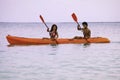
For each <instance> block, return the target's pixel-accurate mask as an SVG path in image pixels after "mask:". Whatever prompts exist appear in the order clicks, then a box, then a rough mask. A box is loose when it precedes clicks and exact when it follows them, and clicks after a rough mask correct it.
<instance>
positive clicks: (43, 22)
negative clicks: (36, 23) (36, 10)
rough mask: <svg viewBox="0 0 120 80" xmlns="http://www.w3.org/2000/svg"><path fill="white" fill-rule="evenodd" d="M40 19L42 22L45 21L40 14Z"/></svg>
mask: <svg viewBox="0 0 120 80" xmlns="http://www.w3.org/2000/svg"><path fill="white" fill-rule="evenodd" d="M40 19H41V20H42V22H43V23H45V21H44V19H43V17H42V15H40Z"/></svg>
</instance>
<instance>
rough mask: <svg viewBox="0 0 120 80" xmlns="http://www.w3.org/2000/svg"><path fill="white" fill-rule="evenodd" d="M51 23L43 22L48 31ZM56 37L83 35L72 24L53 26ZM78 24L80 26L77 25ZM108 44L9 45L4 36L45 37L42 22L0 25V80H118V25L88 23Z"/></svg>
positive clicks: (119, 63) (119, 35)
mask: <svg viewBox="0 0 120 80" xmlns="http://www.w3.org/2000/svg"><path fill="white" fill-rule="evenodd" d="M52 24H54V23H47V25H48V26H49V28H50V27H51V26H52ZM55 24H57V26H58V33H59V37H60V38H73V37H74V36H83V34H82V32H81V31H78V30H77V25H76V23H71V22H68V23H66V22H64V23H55ZM80 24H81V23H80ZM88 24H89V28H90V30H91V32H92V35H91V36H92V37H106V38H108V39H110V41H111V42H110V43H97V44H96V43H91V44H87V45H86V44H60V45H29V46H25V45H24V46H9V43H8V42H7V40H6V36H7V35H8V34H9V35H13V36H20V37H32V38H42V37H49V34H48V32H47V30H46V27H45V26H44V24H43V23H6V22H5V23H3V22H1V23H0V80H120V23H119V22H99V23H98V22H89V23H88Z"/></svg>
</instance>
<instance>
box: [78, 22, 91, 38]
mask: <svg viewBox="0 0 120 80" xmlns="http://www.w3.org/2000/svg"><path fill="white" fill-rule="evenodd" d="M82 26H83V28H81V27H80V25H79V24H78V26H77V29H78V30H82V32H83V35H84V39H88V38H90V37H91V31H90V29H89V28H88V23H87V22H83V23H82ZM76 38H81V37H76Z"/></svg>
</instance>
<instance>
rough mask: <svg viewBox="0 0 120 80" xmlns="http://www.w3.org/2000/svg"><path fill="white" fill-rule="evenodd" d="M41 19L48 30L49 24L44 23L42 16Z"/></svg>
mask: <svg viewBox="0 0 120 80" xmlns="http://www.w3.org/2000/svg"><path fill="white" fill-rule="evenodd" d="M40 19H41V21H42V22H43V23H44V24H45V26H46V28H47V29H48V26H47V24H46V23H45V21H44V19H43V17H42V15H40Z"/></svg>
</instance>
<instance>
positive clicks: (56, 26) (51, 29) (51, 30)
mask: <svg viewBox="0 0 120 80" xmlns="http://www.w3.org/2000/svg"><path fill="white" fill-rule="evenodd" d="M54 26H55V27H56V31H57V25H56V24H53V25H52V27H51V30H50V32H52V31H53V28H54Z"/></svg>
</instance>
